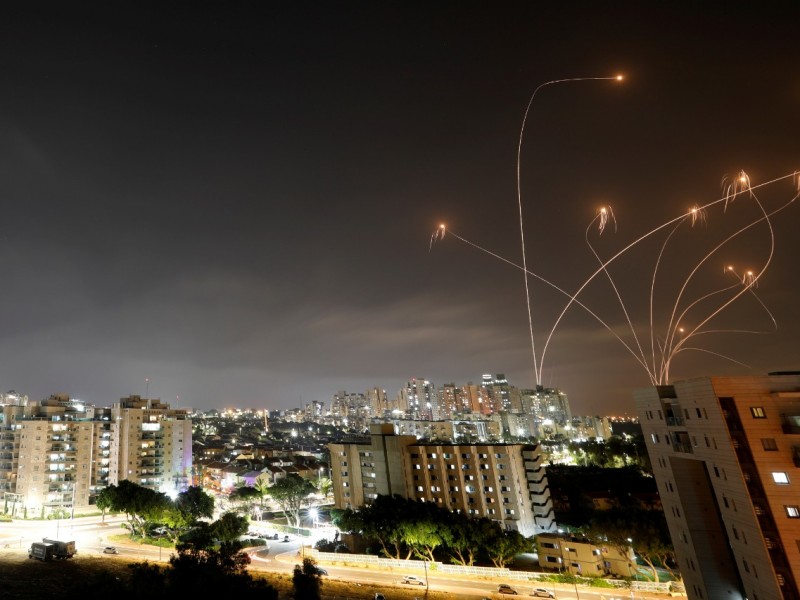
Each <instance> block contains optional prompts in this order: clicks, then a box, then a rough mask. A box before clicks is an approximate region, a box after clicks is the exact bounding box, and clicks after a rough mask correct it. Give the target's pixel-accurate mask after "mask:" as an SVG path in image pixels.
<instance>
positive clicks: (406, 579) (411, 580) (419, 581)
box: [400, 575, 425, 585]
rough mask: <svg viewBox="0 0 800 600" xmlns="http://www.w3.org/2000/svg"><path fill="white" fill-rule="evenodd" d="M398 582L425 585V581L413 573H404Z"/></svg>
mask: <svg viewBox="0 0 800 600" xmlns="http://www.w3.org/2000/svg"><path fill="white" fill-rule="evenodd" d="M400 583H407V584H409V585H425V582H424V581H422V579H420V578H419V577H414V576H413V575H406V576H405V577H403V579H402V580H401V581H400Z"/></svg>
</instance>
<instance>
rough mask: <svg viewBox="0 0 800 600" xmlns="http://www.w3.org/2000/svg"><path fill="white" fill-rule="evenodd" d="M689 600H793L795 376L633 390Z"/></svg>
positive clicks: (799, 559) (799, 560)
mask: <svg viewBox="0 0 800 600" xmlns="http://www.w3.org/2000/svg"><path fill="white" fill-rule="evenodd" d="M635 399H636V409H637V412H638V414H639V421H640V424H641V426H642V432H643V434H644V437H645V442H646V444H647V451H648V453H649V455H650V461H651V463H652V465H653V473H654V475H655V479H656V482H657V484H658V490H659V494H660V496H661V502H662V504H663V506H664V514H665V515H666V517H667V522H668V524H669V530H670V534H671V537H672V542H673V545H674V547H675V552H676V554H677V557H678V564H679V568H680V572H681V575H682V576H683V580H684V583H685V585H686V593H687V595H688V597H689V599H690V600H717V599H723V598H724V599H725V600H780V599H782V600H798V598H800V592H798V581H799V580H800V372H792V373H771V374H770V375H768V376H750V377H702V378H698V379H691V380H688V381H681V382H676V383H675V384H673V385H663V386H656V387H651V388H646V389H642V390H637V392H636V393H635Z"/></svg>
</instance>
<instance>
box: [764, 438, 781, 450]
mask: <svg viewBox="0 0 800 600" xmlns="http://www.w3.org/2000/svg"><path fill="white" fill-rule="evenodd" d="M761 445H762V446H763V448H764V450H767V451H775V450H777V449H778V443H777V442H776V441H775V438H761Z"/></svg>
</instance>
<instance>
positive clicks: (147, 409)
mask: <svg viewBox="0 0 800 600" xmlns="http://www.w3.org/2000/svg"><path fill="white" fill-rule="evenodd" d="M188 412H189V411H188V409H172V408H170V406H169V404H166V403H163V402H160V401H159V400H150V399H146V398H141V397H139V396H130V397H128V398H122V399H121V400H120V401H119V403H116V404H114V405H113V406H112V407H111V421H112V425H111V440H112V442H111V444H112V450H111V461H110V465H109V466H110V470H109V477H108V481H109V483H110V484H113V485H117V484H118V483H119V482H120V481H122V480H123V479H127V480H129V481H132V482H134V483H137V484H139V485H141V486H144V487H147V488H150V489H153V490H155V491H160V492H166V493H168V494H171V495H174V494H176V493H177V492H179V491H180V490H182V489H185V488H186V487H188V486H189V485H190V484H191V467H192V420H191V419H190V418H189V416H188Z"/></svg>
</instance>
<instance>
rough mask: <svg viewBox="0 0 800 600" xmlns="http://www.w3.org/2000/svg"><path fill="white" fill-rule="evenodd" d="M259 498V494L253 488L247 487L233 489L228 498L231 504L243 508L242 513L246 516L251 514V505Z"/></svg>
mask: <svg viewBox="0 0 800 600" xmlns="http://www.w3.org/2000/svg"><path fill="white" fill-rule="evenodd" d="M261 497H262V495H261V493H260V492H259V491H258V490H257V489H256V488H255V487H252V486H249V485H243V486H241V487H238V488H235V489H234V490H233V491H232V492H231V493H230V495H229V496H228V498H229V499H230V500H231V501H232V502H234V503H236V504H239V505H240V506H242V507H244V510H243V511H242V512H244V513H246V514H248V515H249V514H250V513H251V512H252V508H253V505H254V504H255V503H256V501H257V499H259V498H261Z"/></svg>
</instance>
